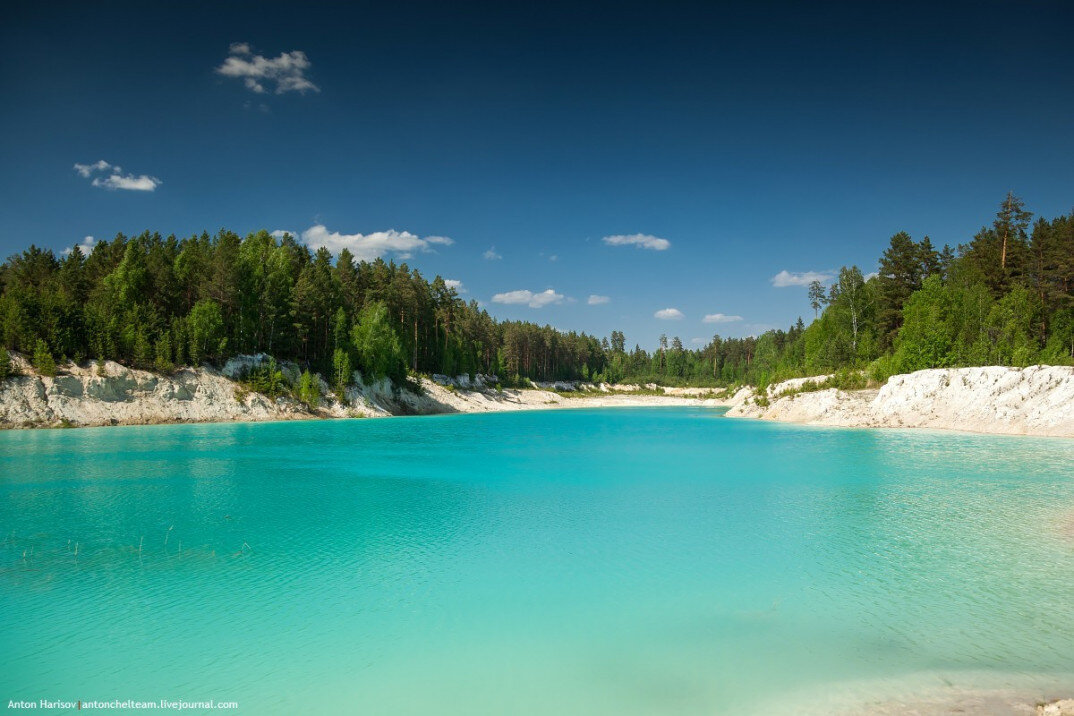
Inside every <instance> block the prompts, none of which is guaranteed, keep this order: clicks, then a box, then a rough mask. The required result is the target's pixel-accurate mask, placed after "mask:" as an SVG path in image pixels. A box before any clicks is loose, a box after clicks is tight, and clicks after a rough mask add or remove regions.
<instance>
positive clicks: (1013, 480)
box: [0, 408, 1074, 714]
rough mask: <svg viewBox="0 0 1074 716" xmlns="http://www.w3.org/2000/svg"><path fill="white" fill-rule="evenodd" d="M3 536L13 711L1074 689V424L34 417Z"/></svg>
mask: <svg viewBox="0 0 1074 716" xmlns="http://www.w3.org/2000/svg"><path fill="white" fill-rule="evenodd" d="M0 540H2V541H0V625H2V629H3V638H2V648H0V699H2V700H3V703H4V705H5V706H6V705H7V703H8V700H9V699H26V700H37V699H39V698H49V699H61V700H62V699H70V700H75V699H83V700H89V699H99V700H111V699H122V698H129V699H140V700H158V699H174V700H178V699H184V700H188V701H195V700H208V699H216V700H217V701H220V700H234V701H237V702H239V705H240V707H241V708H240V712H242V713H281V714H283V713H303V712H323V713H376V714H388V713H391V714H397V713H415V714H426V713H437V714H455V713H457V714H480V713H487V714H498V713H524V714H528V713H540V714H562V713H601V714H630V713H646V714H652V713H688V714H696V713H733V714H740V713H751V712H755V711H756V712H761V711H764V710H765V709H769V708H773V707H772V706H771V705H772V704H776V705H777V706H776V707H775V708H777V710H776V711H770V712H771V713H797V712H809V711H815V712H817V713H828V712H830V711H832V710H837V709H838V708H843V707H846V708H852V707H851V706H848V705H852V704H854V703H861V701H862V700H864V701H883V700H886V699H891V698H903V697H908V696H916V695H920V694H923V693H932V692H937V693H948V692H949V693H956V692H958V691H959V690H961V689H976V688H989V689H1011V690H1017V691H1019V692H1025V693H1030V694H1041V695H1049V694H1051V695H1055V696H1060V695H1067V696H1071V695H1074V441H1072V440H1049V439H1032V438H1015V437H985V436H973V435H959V434H941V433H935V432H924V431H865V430H843V429H823V428H806V427H801V426H793V425H779V424H771V423H764V422H758V421H750V420H734V419H728V418H724V417H722V416H721V415H720V413H718V412H715V411H711V410H705V409H680V408H654V409H610V410H569V411H548V412H521V413H502V414H491V415H460V416H443V417H421V418H397V419H389V420H351V421H328V422H295V423H264V424H223V425H178V426H149V427H129V428H100V429H80V430H37V431H8V432H6V433H3V434H0ZM789 699H793V702H791V701H789ZM788 703H794V704H795V706H794V707H786V706H785V705H786V704H788ZM780 704H783V705H784V708H783V710H778V708H779V706H778V705H780Z"/></svg>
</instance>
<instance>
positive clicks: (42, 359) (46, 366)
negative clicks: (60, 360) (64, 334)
mask: <svg viewBox="0 0 1074 716" xmlns="http://www.w3.org/2000/svg"><path fill="white" fill-rule="evenodd" d="M31 363H33V366H34V370H36V371H37V372H38V374H40V375H47V376H54V375H56V361H55V360H53V358H52V353H50V352H49V349H48V344H47V343H45V342H44V341H43V340H41V339H40V338H38V339H37V343H36V344H35V345H34V357H33V360H32V361H31Z"/></svg>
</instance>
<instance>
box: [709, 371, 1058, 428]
mask: <svg viewBox="0 0 1074 716" xmlns="http://www.w3.org/2000/svg"><path fill="white" fill-rule="evenodd" d="M802 383H803V380H802V379H798V380H795V381H787V382H785V383H779V384H777V385H773V386H769V388H768V391H767V397H768V405H761V404H759V403H758V401H757V396H756V395H749V396H740V398H739V399H738V400H736V401H735V403H736V404H735V405H734V406H733V407H732V408H731V409H730V410H729V411H728V412H727V415H728V416H729V417H749V418H761V419H765V420H780V421H788V422H796V423H806V424H810V425H840V426H845V427H870V428H872V427H886V428H935V429H944V430H965V431H971V432H980V433H997V434H1006V435H1042V436H1057V437H1074V368H1071V367H1068V366H1030V367H1028V368H1006V367H998V366H988V367H982V368H946V369H934V370H922V371H917V372H916V373H910V374H907V375H896V376H892V377H891V378H890V379H889V380H888V382H887V383H886V384H885V385H884V386H883V387H881V388H880V389H879V390H857V391H844V390H838V389H835V388H829V389H826V390H818V391H813V392H804V393H793V392H791V391H793V390H795V389H798V388H799V387H800V386H801V384H802ZM762 402H763V401H762Z"/></svg>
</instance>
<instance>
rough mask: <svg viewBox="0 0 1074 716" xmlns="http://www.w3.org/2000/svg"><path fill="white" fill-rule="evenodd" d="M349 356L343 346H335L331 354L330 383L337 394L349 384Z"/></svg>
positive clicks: (340, 393)
mask: <svg viewBox="0 0 1074 716" xmlns="http://www.w3.org/2000/svg"><path fill="white" fill-rule="evenodd" d="M351 373H352V371H351V357H350V354H349V353H347V351H346V350H345V349H343V348H336V350H335V352H334V353H333V354H332V385H333V386H334V387H335V389H336V392H337V393H338V394H339V395H341V396H342V395H343V392H344V391H345V390H346V389H347V386H348V385H350V384H351V380H352V377H351Z"/></svg>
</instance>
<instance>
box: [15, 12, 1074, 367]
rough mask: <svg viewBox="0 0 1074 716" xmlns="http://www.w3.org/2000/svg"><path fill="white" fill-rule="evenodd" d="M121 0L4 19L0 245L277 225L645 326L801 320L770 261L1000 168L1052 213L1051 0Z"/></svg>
mask: <svg viewBox="0 0 1074 716" xmlns="http://www.w3.org/2000/svg"><path fill="white" fill-rule="evenodd" d="M143 5H144V4H142V3H139V4H134V3H121V2H117V3H107V4H94V5H91V4H86V3H80V4H75V3H70V4H62V3H61V4H42V3H21V2H20V3H15V4H7V5H5V8H4V9H3V10H2V11H0V13H2V17H0V92H2V95H0V96H2V97H3V98H4V102H3V109H0V137H2V140H0V163H2V166H3V167H4V170H3V172H0V253H2V254H3V255H8V254H10V253H12V252H14V251H17V250H21V249H23V248H25V247H26V246H27V245H29V244H30V243H36V244H38V245H41V246H47V247H51V248H53V249H56V250H57V251H59V250H61V249H63V248H64V247H67V246H70V245H72V244H75V243H79V242H81V241H82V240H83V239H84V237H86V236H93V237H96V238H111V237H112V236H114V235H115V234H116V233H117V232H120V231H122V232H124V233H126V234H128V235H130V234H133V233H138V232H140V231H142V230H145V229H150V230H155V231H160V232H161V233H163V234H169V233H174V234H176V235H179V236H184V235H189V234H192V233H200V232H201V231H202V230H209V231H215V230H216V229H218V228H221V227H227V228H230V229H233V230H235V231H238V232H240V233H246V232H249V231H253V230H257V229H260V228H265V229H268V230H290V231H293V232H296V233H297V234H298V235H300V236H303V237H305V238H306V240H307V241H308V242H309V243H311V244H322V243H324V244H328V245H331V246H340V245H344V244H349V245H351V246H352V247H355V248H356V249H359V250H360V252H365V253H367V254H369V255H372V254H375V253H381V254H383V255H384V256H385V258H392V257H396V258H398V257H399V256H401V255H405V254H409V255H410V258H409V259H407V261H408V263H410V264H411V265H414V266H416V267H418V268H419V269H420V270H421V271H422V272H423V273H425V274H427V275H428V276H429V277H430V278H431V277H432V276H433V275H435V274H440V275H442V276H444V277H445V278H448V279H454V280H457V281H461V282H462V287H463V289H464V290H465V291H466V293H465V294H463V295H464V297H465V298H467V299H469V298H474V299H477V300H479V301H481V302H482V303H483V304H484V305H486V306H487V307H488V309H489V310H490V311H491V312H492V313H493V314H494V315H496V316H499V317H510V318H525V319H529V320H534V321H538V322H541V323H550V324H552V325H554V326H556V327H558V328H562V329H578V330H585V331H588V332H591V333H595V334H597V335H607V334H608V333H609V332H610V331H611V330H613V329H619V330H623V331H625V332H626V334H627V339H628V342H629V343H631V344H633V343H635V342H638V343H641V344H642V345H643V346H647V347H651V346H653V345H654V344H655V342H656V337H657V336H658V335H659V334H660V333H662V332H666V333H667V334H668V335H679V336H681V337H682V338H683V340H684V342H686V343H689V342H690V341H691V340H693V339H699V340H707V339H708V338H709V337H711V335H712V334H713V333H717V332H718V333H720V334H722V335H744V334H749V333H756V332H760V331H763V330H765V329H766V328H768V327H774V326H780V327H784V326H786V325H788V324H790V323H791V322H793V321H794V320H795V319H796V318H797V317H798V316H799V315H802V316H803V317H806V318H808V317H809V314H810V309H809V307H808V302H807V300H806V296H805V289H804V288H803V287H801V286H797V285H789V286H780V285H778V284H780V283H786V281H779V280H774V279H775V277H777V276H780V275H781V272H787V273H788V274H790V275H792V277H793V276H795V275H800V274H806V273H808V272H816V273H821V274H823V273H827V272H831V271H832V270H836V269H838V268H839V266H841V265H849V264H858V265H860V266H862V268H863V269H864V270H866V271H867V272H868V271H871V270H874V268H875V263H876V259H877V257H878V256H879V254H880V252H881V251H882V250H883V248H884V246H885V245H886V244H887V240H888V238H889V237H890V236H891V234H893V233H895V232H897V231H900V230H906V231H909V232H910V233H911V234H912V235H913V236H914V237H915V238H921V237H922V236H924V235H925V234H928V235H929V236H931V237H932V239H933V241H934V243H936V244H938V245H942V244H944V243H950V244H952V245H956V244H958V243H963V242H965V241H967V240H968V239H969V238H970V237H971V236H972V235H973V233H974V232H975V231H976V230H977V229H978V228H979V227H980V226H982V225H983V224H986V223H989V222H990V221H991V217H992V215H993V213H994V211H995V208H996V206H997V205H998V203H999V201H1000V200H1001V199H1002V197H1003V196H1004V195H1005V194H1006V192H1007V191H1008V189H1013V190H1014V191H1015V192H1016V193H1018V194H1019V195H1021V196H1022V197H1023V198H1024V199H1025V200H1026V202H1027V205H1028V207H1029V208H1030V209H1031V210H1033V211H1034V212H1036V213H1038V214H1040V215H1044V216H1054V215H1057V214H1060V213H1066V212H1069V211H1071V209H1072V207H1074V171H1072V167H1074V126H1072V125H1074V90H1072V87H1074V83H1072V80H1071V78H1074V49H1072V43H1071V42H1070V31H1071V29H1072V28H1074V5H1072V4H1070V3H1068V2H1063V1H1061V0H1055V1H1054V2H1048V1H1043V0H1040V1H1038V0H1034V1H1031V2H975V3H948V4H943V5H942V6H940V5H938V4H935V3H933V4H923V3H922V4H916V3H908V2H902V3H828V4H822V5H816V6H814V5H812V4H810V5H809V6H807V4H804V3H803V4H790V3H765V2H758V3H742V4H737V5H736V4H724V5H719V4H716V3H699V4H690V3H671V4H660V5H659V6H657V5H658V4H656V3H650V4H648V5H643V4H641V5H632V4H630V3H614V4H599V3H598V4H584V5H583V4H581V3H565V4H557V3H541V4H532V6H529V7H515V6H514V5H515V4H510V3H498V4H484V5H482V4H474V3H471V4H465V6H464V7H452V6H451V5H452V4H449V3H436V4H433V3H429V4H421V3H392V4H388V3H379V4H368V5H361V6H353V7H350V8H347V9H336V8H332V7H329V6H327V5H322V6H314V7H307V6H304V5H302V4H297V3H287V4H272V3H214V4H208V3H192V4H178V3H177V4H169V5H168V6H163V4H159V5H161V6H160V7H153V6H150V7H144V6H143ZM229 58H230V59H229ZM99 161H104V162H106V163H107V164H108V166H107V167H106V166H104V165H96V163H97V162H99ZM75 164H80V165H84V168H83V170H82V171H79V170H77V169H76V168H75ZM115 167H119V169H115ZM393 232H394V233H393ZM430 237H432V238H431V239H430ZM444 237H446V239H447V240H450V243H448V241H447V240H445V238H444ZM613 237H620V238H613ZM657 239H660V240H662V241H657ZM792 283H793V281H792ZM526 292H529V293H526ZM591 296H598V297H605V298H606V299H607V300H603V299H598V300H596V301H595V302H592V303H591V301H590V297H591ZM497 297H498V298H497ZM494 299H497V300H494ZM665 309H674V312H672V311H666V310H665ZM661 312H662V313H661ZM676 312H677V313H676ZM658 313H659V315H660V316H662V317H658V315H657V314H658ZM715 315H721V316H722V317H723V319H722V320H718V321H717V322H712V321H713V320H714V319H710V322H705V321H704V317H705V316H715ZM680 316H681V317H680ZM735 317H738V320H734V319H735Z"/></svg>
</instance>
